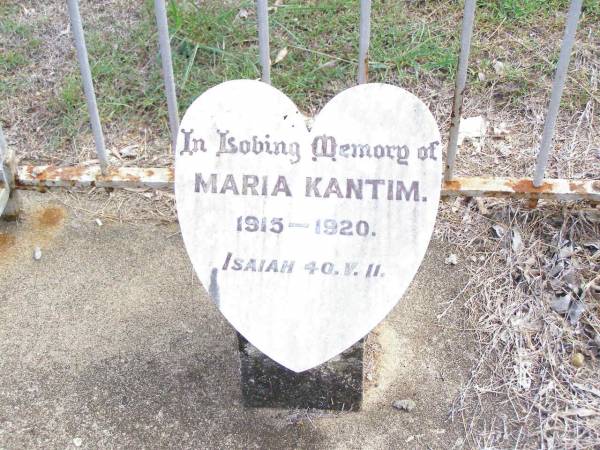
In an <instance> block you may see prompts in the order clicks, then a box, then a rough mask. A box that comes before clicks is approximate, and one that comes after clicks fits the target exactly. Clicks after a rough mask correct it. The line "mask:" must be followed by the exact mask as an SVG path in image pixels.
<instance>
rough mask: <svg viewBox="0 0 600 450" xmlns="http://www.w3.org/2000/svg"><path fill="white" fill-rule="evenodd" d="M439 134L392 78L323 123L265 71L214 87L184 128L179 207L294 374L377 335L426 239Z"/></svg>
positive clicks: (223, 279)
mask: <svg viewBox="0 0 600 450" xmlns="http://www.w3.org/2000/svg"><path fill="white" fill-rule="evenodd" d="M440 142H441V140H440V135H439V131H438V128H437V125H436V123H435V120H434V118H433V116H432V115H431V113H430V112H429V110H428V109H427V107H426V106H425V105H424V104H423V102H421V101H420V100H419V99H418V98H417V97H415V96H414V95H412V94H410V93H409V92H407V91H405V90H403V89H400V88H398V87H395V86H390V85H386V84H364V85H359V86H355V87H352V88H350V89H347V90H345V91H343V92H341V93H340V94H338V95H337V96H335V97H334V98H333V99H332V100H331V101H330V102H329V103H328V104H327V105H326V106H325V107H324V108H323V110H322V111H321V112H320V113H319V115H318V116H317V117H316V118H315V120H314V123H313V126H312V128H311V130H308V129H307V126H306V122H305V118H304V117H303V116H302V114H300V112H299V111H298V109H297V108H296V106H295V105H294V104H293V103H292V101H291V100H290V99H289V98H288V97H286V96H285V95H284V94H283V93H281V92H280V91H278V90H277V89H275V88H273V87H271V86H269V85H267V84H264V83H261V82H258V81H250V80H237V81H229V82H226V83H223V84H220V85H218V86H216V87H214V88H212V89H209V90H208V91H206V92H205V93H204V94H202V95H201V96H200V97H199V98H198V99H196V101H195V102H194V103H193V104H192V105H191V106H190V108H189V109H188V110H187V112H186V113H185V116H184V117H183V120H182V121H181V125H180V129H179V136H178V139H177V149H176V151H177V153H176V174H175V180H176V181H175V190H176V197H177V211H178V216H179V222H180V225H181V230H182V234H183V239H184V242H185V245H186V248H187V251H188V254H189V255H190V258H191V260H192V264H193V266H194V268H195V270H196V273H197V274H198V276H199V278H200V280H201V281H202V283H203V284H204V286H205V287H206V288H207V289H208V291H209V294H210V295H211V297H212V299H213V301H214V302H215V303H216V304H217V305H218V307H219V309H220V310H221V311H222V312H223V314H224V315H225V317H227V319H228V320H229V321H230V322H231V324H232V325H233V326H234V327H235V328H236V329H237V330H238V331H239V332H240V333H241V334H242V335H243V336H244V337H246V339H248V340H249V341H250V342H251V343H252V344H254V345H255V346H256V347H257V348H258V349H260V350H261V351H262V352H263V353H265V354H266V355H268V356H269V357H271V358H272V359H274V360H275V361H277V362H279V363H280V364H282V365H283V366H285V367H287V368H289V369H292V370H294V371H296V372H300V371H303V370H306V369H310V368H312V367H314V366H316V365H318V364H320V363H323V362H325V361H327V360H328V359H330V358H332V357H334V356H335V355H337V354H338V353H340V352H342V351H343V350H345V349H346V348H348V347H350V346H351V345H352V344H353V343H355V342H356V341H358V340H359V339H360V338H361V337H363V336H364V335H366V334H367V333H368V332H369V331H370V330H371V329H372V328H373V327H374V326H375V325H377V323H378V322H380V321H381V320H382V319H383V318H384V317H385V315H386V314H387V313H388V312H389V311H390V310H391V309H392V307H393V306H394V305H395V304H396V303H397V301H398V300H399V299H400V298H401V296H402V294H403V293H404V291H405V290H406V288H407V287H408V285H409V283H410V282H411V280H412V278H413V277H414V275H415V273H416V271H417V269H418V267H419V265H420V263H421V260H422V258H423V256H424V254H425V250H426V249H427V245H428V243H429V239H430V237H431V233H432V231H433V225H434V221H435V216H436V213H437V207H438V202H439V196H440V183H441V170H442V169H441V159H442V155H441V147H440Z"/></svg>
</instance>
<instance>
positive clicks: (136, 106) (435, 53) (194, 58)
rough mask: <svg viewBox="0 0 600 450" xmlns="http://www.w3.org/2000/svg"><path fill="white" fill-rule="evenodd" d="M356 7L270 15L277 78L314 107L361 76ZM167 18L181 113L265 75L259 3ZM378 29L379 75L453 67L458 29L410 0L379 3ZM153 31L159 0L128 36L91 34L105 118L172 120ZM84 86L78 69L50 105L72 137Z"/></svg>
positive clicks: (180, 5)
mask: <svg viewBox="0 0 600 450" xmlns="http://www.w3.org/2000/svg"><path fill="white" fill-rule="evenodd" d="M354 6H355V5H354V2H353V1H349V0H326V1H321V2H311V3H308V4H307V3H306V2H302V1H299V0H294V1H290V2H287V3H286V5H285V7H283V6H282V7H279V8H277V10H276V11H274V12H272V13H271V30H272V39H271V48H272V51H273V53H275V52H277V51H278V50H280V49H281V48H284V47H286V48H288V50H289V51H288V55H287V57H286V58H285V59H284V60H283V61H281V62H280V63H279V64H277V65H276V66H274V68H273V71H272V72H273V74H272V75H273V83H274V84H275V85H276V86H278V87H279V88H280V89H282V90H283V91H284V92H286V93H287V94H288V95H289V96H290V97H291V98H292V99H293V100H294V101H295V102H296V103H297V104H298V106H299V107H300V108H301V109H303V110H305V111H309V112H314V111H315V109H316V108H318V107H319V106H320V105H321V104H322V102H323V101H324V99H327V98H329V97H331V96H333V95H334V94H335V93H336V92H337V91H338V90H339V89H340V87H344V86H350V85H352V84H353V83H354V82H355V77H356V70H357V64H356V62H355V60H356V54H357V51H358V50H357V41H358V31H357V24H358V11H357V8H355V7H354ZM240 11H242V12H245V14H247V16H246V15H245V14H243V13H242V14H240ZM168 16H169V26H170V30H171V34H172V41H171V45H172V51H173V66H174V72H175V77H176V81H177V87H178V97H179V107H180V112H181V113H183V112H184V111H185V109H186V108H187V106H189V104H190V103H191V102H192V101H193V100H194V99H195V98H196V97H197V96H198V95H200V94H201V93H202V92H203V91H204V90H206V89H208V88H209V87H211V86H214V85H215V84H218V83H220V82H222V81H224V80H229V79H237V78H252V79H258V78H260V72H261V70H260V66H259V64H258V57H257V55H258V47H257V39H256V35H257V31H256V21H255V17H254V12H253V2H250V1H249V2H241V4H238V5H236V6H223V5H222V4H221V3H220V2H207V3H205V4H203V5H202V8H199V7H198V6H197V5H196V3H195V2H170V3H169V4H168ZM372 26H373V31H374V33H373V38H372V50H371V63H370V67H371V80H372V81H390V80H398V81H399V82H407V83H410V82H415V81H418V80H419V78H420V77H422V76H423V75H432V74H437V75H441V76H451V74H452V73H453V71H454V69H455V64H456V57H455V55H456V50H457V41H456V36H454V34H455V33H453V32H450V33H449V32H447V31H445V30H444V29H442V28H441V27H440V26H437V25H435V24H428V23H426V22H424V21H419V22H416V23H415V22H413V21H411V20H409V18H408V17H407V15H406V11H405V9H404V6H403V4H402V3H401V2H392V3H389V4H388V3H386V4H383V3H382V4H376V5H374V9H373V25H372ZM154 30H155V25H154V17H153V12H152V9H151V4H150V3H149V2H146V4H145V7H144V12H143V14H142V20H141V21H140V22H139V23H138V24H137V25H136V26H135V27H134V28H133V29H132V30H131V31H130V33H131V34H130V36H129V37H128V39H122V40H118V41H117V42H110V41H107V40H106V39H105V38H103V35H102V33H101V32H95V33H89V32H88V35H87V43H88V51H89V55H90V61H91V62H92V74H93V77H94V82H95V87H96V92H97V97H98V104H99V108H100V113H101V117H102V119H103V122H106V121H111V120H113V119H115V118H119V120H127V121H131V120H133V121H142V122H145V123H148V124H150V125H151V126H154V127H165V126H166V117H165V108H164V93H163V87H162V78H161V76H160V63H159V60H158V57H157V54H156V48H155V45H154V44H152V45H148V43H149V42H151V43H154V42H156V34H155V31H154ZM273 57H274V56H273ZM79 83H80V81H79V74H78V72H77V71H73V72H72V73H71V74H70V75H69V76H68V77H67V78H66V79H65V80H64V82H63V83H62V87H61V89H60V92H59V95H58V96H57V97H56V98H55V99H54V100H52V101H51V102H50V108H49V109H50V112H51V114H52V115H53V116H54V125H55V126H56V129H57V130H58V133H59V134H60V135H61V136H62V138H63V139H67V140H68V139H69V136H73V135H75V134H76V133H77V132H78V131H79V130H80V129H81V128H82V127H83V126H84V125H85V124H86V121H87V119H86V114H85V103H84V98H83V95H82V93H81V89H80V88H79V87H78V86H79ZM61 144H64V142H61Z"/></svg>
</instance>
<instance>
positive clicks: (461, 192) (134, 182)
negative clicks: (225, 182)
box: [16, 166, 600, 202]
mask: <svg viewBox="0 0 600 450" xmlns="http://www.w3.org/2000/svg"><path fill="white" fill-rule="evenodd" d="M174 182H175V174H174V171H173V169H172V168H170V167H160V168H157V167H152V168H141V167H120V168H109V169H108V173H107V174H106V175H102V172H101V170H100V166H71V167H55V166H21V167H19V168H18V170H17V174H16V187H17V189H36V190H42V191H43V190H46V189H48V188H73V187H77V188H89V187H102V188H151V189H165V188H168V189H173V186H174ZM442 196H446V197H452V196H467V197H513V198H525V199H530V200H538V199H551V200H589V201H593V202H600V180H553V179H546V180H544V182H543V183H542V185H541V186H540V187H535V186H534V185H533V180H532V179H530V178H497V177H456V178H454V179H453V180H452V181H445V182H444V183H443V184H442Z"/></svg>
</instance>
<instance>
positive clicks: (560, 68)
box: [533, 0, 583, 187]
mask: <svg viewBox="0 0 600 450" xmlns="http://www.w3.org/2000/svg"><path fill="white" fill-rule="evenodd" d="M582 3H583V0H573V1H572V2H571V5H570V6H569V13H568V16H567V24H566V26H565V34H564V37H563V41H562V46H561V49H560V56H559V58H558V64H557V66H556V74H555V75H554V83H553V85H552V95H551V96H550V104H549V105H548V112H547V113H546V121H545V123H544V131H543V133H542V141H541V144H540V151H539V153H538V156H537V161H536V165H535V175H534V177H533V185H534V186H535V187H539V186H540V185H541V184H542V181H543V180H544V172H545V170H546V165H547V164H548V157H549V155H550V147H551V146H552V140H553V137H554V128H555V127H556V119H557V117H558V111H559V110H560V99H561V97H562V92H563V88H564V87H565V80H566V78H567V70H568V68H569V60H570V59H571V50H572V49H573V43H574V42H575V32H576V31H577V23H578V22H579V16H580V15H581V5H582Z"/></svg>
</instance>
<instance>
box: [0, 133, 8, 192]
mask: <svg viewBox="0 0 600 450" xmlns="http://www.w3.org/2000/svg"><path fill="white" fill-rule="evenodd" d="M7 150H8V147H7V145H6V139H4V133H3V132H2V126H0V176H2V182H3V183H4V185H5V186H6V187H10V183H11V177H10V176H9V174H8V167H6V166H5V159H4V158H6V157H7V156H8V151H7Z"/></svg>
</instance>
